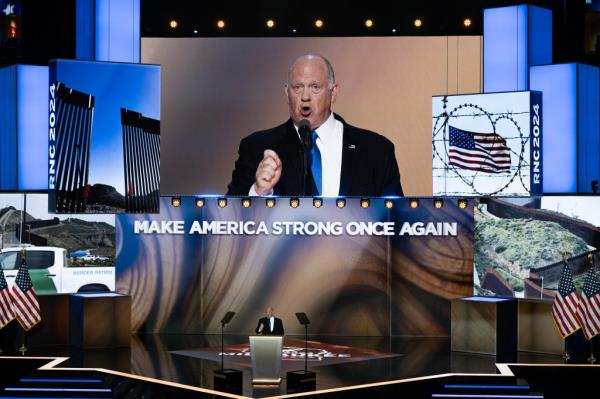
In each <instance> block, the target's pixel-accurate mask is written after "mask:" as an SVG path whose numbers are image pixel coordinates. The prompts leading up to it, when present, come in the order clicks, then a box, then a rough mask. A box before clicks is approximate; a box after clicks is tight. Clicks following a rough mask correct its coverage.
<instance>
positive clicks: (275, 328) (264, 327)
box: [256, 306, 283, 335]
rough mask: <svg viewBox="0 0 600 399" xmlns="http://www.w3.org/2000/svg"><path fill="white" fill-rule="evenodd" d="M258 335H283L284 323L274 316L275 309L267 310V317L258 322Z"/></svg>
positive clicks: (269, 308)
mask: <svg viewBox="0 0 600 399" xmlns="http://www.w3.org/2000/svg"><path fill="white" fill-rule="evenodd" d="M256 333H257V334H261V335H283V323H282V322H281V319H278V318H277V317H275V316H273V308H272V307H271V306H269V307H268V308H267V317H263V318H262V319H260V320H259V321H258V325H257V326H256Z"/></svg>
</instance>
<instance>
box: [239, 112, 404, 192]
mask: <svg viewBox="0 0 600 399" xmlns="http://www.w3.org/2000/svg"><path fill="white" fill-rule="evenodd" d="M335 118H336V119H337V120H339V121H340V122H342V124H343V125H344V133H343V147H342V148H343V149H342V170H341V174H340V189H339V195H341V196H365V197H378V196H387V195H399V196H401V195H403V194H402V186H401V185H400V172H399V170H398V163H397V162H396V156H395V153H394V145H393V144H392V142H391V141H389V140H388V139H386V138H385V137H383V136H381V135H379V134H377V133H374V132H371V131H368V130H364V129H360V128H357V127H354V126H351V125H348V124H347V123H346V122H345V121H344V120H343V119H342V118H340V117H339V116H338V115H335ZM266 149H270V150H273V151H275V152H276V153H277V155H278V156H279V158H280V159H281V163H282V173H281V178H280V179H279V182H278V183H277V184H276V185H275V187H274V190H273V194H274V195H281V196H296V195H302V194H303V193H302V180H303V163H304V162H303V150H302V143H301V141H300V138H299V137H298V133H297V132H296V129H295V128H294V124H293V122H292V120H291V119H289V120H288V121H287V122H285V123H284V124H282V125H279V126H277V127H274V128H272V129H268V130H263V131H259V132H256V133H253V134H251V135H250V136H247V137H245V138H244V139H242V141H241V142H240V148H239V151H238V154H239V157H238V160H237V161H236V162H235V169H234V170H233V173H232V178H231V183H229V186H228V189H227V195H240V196H244V195H248V193H249V191H250V187H252V184H254V180H255V174H256V168H257V167H258V164H259V163H260V161H261V160H262V159H263V152H264V151H265V150H266ZM307 187H308V191H307V193H308V194H309V195H310V194H311V193H312V194H315V193H316V189H315V187H314V183H313V182H312V179H310V181H309V183H308V186H307Z"/></svg>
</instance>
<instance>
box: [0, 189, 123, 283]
mask: <svg viewBox="0 0 600 399" xmlns="http://www.w3.org/2000/svg"><path fill="white" fill-rule="evenodd" d="M23 260H25V263H26V264H27V266H28V267H29V274H30V275H31V280H32V282H33V288H34V289H35V291H36V293H37V294H38V295H49V294H64V293H74V292H84V291H85V292H89V291H114V290H115V216H114V215H90V214H80V215H77V214H73V215H68V216H67V215H56V214H50V213H48V195H47V194H0V265H1V266H2V270H3V271H4V275H5V276H6V280H7V282H8V284H9V286H10V285H12V284H14V280H15V278H16V276H17V272H18V270H19V266H20V265H21V262H22V261H23Z"/></svg>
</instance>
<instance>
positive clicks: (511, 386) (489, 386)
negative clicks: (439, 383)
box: [444, 385, 529, 389]
mask: <svg viewBox="0 0 600 399" xmlns="http://www.w3.org/2000/svg"><path fill="white" fill-rule="evenodd" d="M444 388H447V389H529V385H444Z"/></svg>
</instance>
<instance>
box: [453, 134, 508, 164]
mask: <svg viewBox="0 0 600 399" xmlns="http://www.w3.org/2000/svg"><path fill="white" fill-rule="evenodd" d="M449 135H450V140H449V146H448V164H449V165H452V166H456V167H459V168H461V169H469V170H474V171H478V172H486V173H502V172H508V171H510V148H508V146H507V145H506V140H504V139H503V138H502V137H500V136H499V135H498V134H496V133H475V132H468V131H466V130H461V129H458V128H455V127H454V126H450V127H449Z"/></svg>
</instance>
